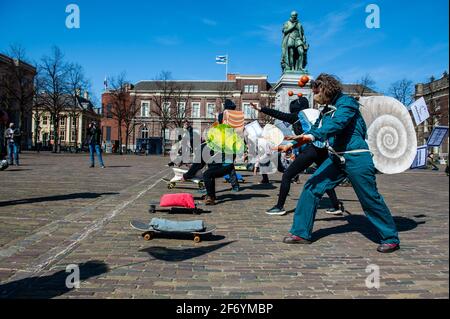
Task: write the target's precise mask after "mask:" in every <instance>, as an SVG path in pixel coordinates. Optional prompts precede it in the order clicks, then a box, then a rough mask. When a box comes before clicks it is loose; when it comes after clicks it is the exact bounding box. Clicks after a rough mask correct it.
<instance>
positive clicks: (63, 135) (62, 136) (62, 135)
mask: <svg viewBox="0 0 450 319" xmlns="http://www.w3.org/2000/svg"><path fill="white" fill-rule="evenodd" d="M59 140H60V141H65V140H66V130H64V129H61V130H60V131H59Z"/></svg>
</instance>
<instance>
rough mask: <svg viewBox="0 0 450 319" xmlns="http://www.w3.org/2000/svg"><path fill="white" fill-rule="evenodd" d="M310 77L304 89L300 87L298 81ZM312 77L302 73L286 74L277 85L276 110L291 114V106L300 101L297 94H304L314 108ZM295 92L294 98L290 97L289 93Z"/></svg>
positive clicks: (275, 88)
mask: <svg viewBox="0 0 450 319" xmlns="http://www.w3.org/2000/svg"><path fill="white" fill-rule="evenodd" d="M304 75H306V76H308V77H309V79H310V81H309V82H308V84H306V85H305V86H304V87H299V86H298V81H299V80H300V78H301V77H302V76H304ZM311 80H312V77H311V75H309V74H305V73H302V72H286V73H284V74H283V75H282V76H281V78H280V79H279V80H278V82H277V84H275V87H274V90H275V92H276V97H275V108H276V109H277V110H280V111H282V112H289V104H290V103H291V102H292V101H293V100H296V99H298V96H297V94H298V93H302V94H303V96H304V97H305V98H307V99H308V101H309V107H313V92H312V89H311ZM289 91H292V92H294V95H293V96H289V95H288V92H289Z"/></svg>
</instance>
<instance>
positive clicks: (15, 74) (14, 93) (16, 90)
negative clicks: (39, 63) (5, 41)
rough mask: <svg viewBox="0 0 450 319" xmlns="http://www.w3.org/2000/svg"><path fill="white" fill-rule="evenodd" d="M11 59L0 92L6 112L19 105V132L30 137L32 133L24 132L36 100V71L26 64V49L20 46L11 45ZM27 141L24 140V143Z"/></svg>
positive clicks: (9, 50)
mask: <svg viewBox="0 0 450 319" xmlns="http://www.w3.org/2000/svg"><path fill="white" fill-rule="evenodd" d="M6 55H8V56H9V57H10V58H11V59H10V62H9V63H7V65H6V69H7V70H6V72H5V73H4V76H3V77H2V78H0V91H3V92H4V93H3V97H2V100H3V106H5V109H6V111H11V106H12V105H13V104H15V105H17V111H18V114H19V116H18V117H19V123H18V129H19V131H20V132H21V133H22V134H24V133H26V134H27V135H26V136H25V137H29V133H30V132H28V131H27V132H24V129H25V128H26V127H27V125H26V119H27V116H26V115H27V114H29V113H30V112H31V109H32V107H33V99H34V83H33V78H34V76H35V74H34V70H32V69H30V67H29V66H27V65H26V64H25V63H26V62H25V61H26V60H27V59H26V53H25V49H24V48H23V47H22V46H20V45H11V46H10V47H9V49H8V51H7V52H6ZM24 142H26V140H24V139H22V143H24Z"/></svg>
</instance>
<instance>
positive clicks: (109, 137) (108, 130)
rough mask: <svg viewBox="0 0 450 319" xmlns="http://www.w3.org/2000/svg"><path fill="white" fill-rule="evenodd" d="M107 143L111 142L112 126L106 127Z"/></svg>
mask: <svg viewBox="0 0 450 319" xmlns="http://www.w3.org/2000/svg"><path fill="white" fill-rule="evenodd" d="M106 141H107V142H111V126H107V127H106Z"/></svg>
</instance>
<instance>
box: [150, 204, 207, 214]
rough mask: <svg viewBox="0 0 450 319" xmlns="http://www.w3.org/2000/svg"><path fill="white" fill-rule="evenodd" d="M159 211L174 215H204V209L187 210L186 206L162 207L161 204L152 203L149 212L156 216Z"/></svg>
mask: <svg viewBox="0 0 450 319" xmlns="http://www.w3.org/2000/svg"><path fill="white" fill-rule="evenodd" d="M157 211H159V212H168V213H169V214H174V213H176V212H178V213H186V212H189V213H192V214H194V215H200V214H201V213H202V209H200V208H197V207H195V208H187V207H184V206H171V207H160V206H159V202H150V207H149V209H148V212H149V213H150V214H154V213H156V212H157Z"/></svg>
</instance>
